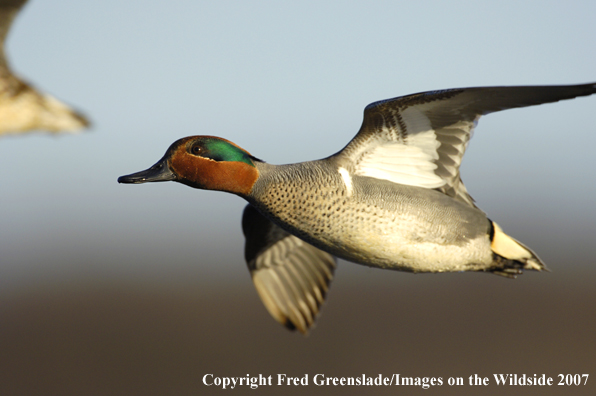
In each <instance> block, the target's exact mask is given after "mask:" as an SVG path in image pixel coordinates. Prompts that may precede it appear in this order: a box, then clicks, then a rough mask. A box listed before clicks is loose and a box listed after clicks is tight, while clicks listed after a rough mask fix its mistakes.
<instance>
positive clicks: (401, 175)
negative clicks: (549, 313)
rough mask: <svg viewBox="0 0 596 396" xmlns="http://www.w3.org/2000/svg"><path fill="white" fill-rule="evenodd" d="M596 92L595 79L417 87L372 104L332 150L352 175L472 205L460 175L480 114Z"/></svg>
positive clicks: (341, 164) (339, 162)
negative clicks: (342, 142) (356, 129)
mask: <svg viewBox="0 0 596 396" xmlns="http://www.w3.org/2000/svg"><path fill="white" fill-rule="evenodd" d="M595 92H596V84H594V83H592V84H584V85H560V86H526V87H484V88H462V89H448V90H442V91H430V92H422V93H417V94H413V95H408V96H402V97H398V98H393V99H388V100H383V101H379V102H375V103H371V104H370V105H368V106H367V107H366V108H365V110H364V121H363V122H362V126H361V128H360V131H359V132H358V134H357V135H356V136H355V137H354V139H352V141H350V143H348V145H347V146H346V147H345V148H344V149H343V150H341V151H340V152H339V153H337V154H335V155H334V157H335V158H336V159H337V161H338V164H339V165H340V166H341V167H344V168H346V169H347V170H348V171H349V172H351V173H353V174H356V175H363V176H369V177H374V178H377V179H385V180H389V181H391V182H394V183H400V184H407V185H413V186H419V187H425V188H429V189H437V190H439V191H441V192H443V193H445V194H447V195H449V196H451V197H453V198H455V199H457V200H460V201H463V202H466V203H468V204H470V205H472V206H474V201H473V199H472V197H470V195H469V194H468V192H467V191H466V188H465V186H464V184H463V183H462V181H461V179H460V175H459V166H460V164H461V160H462V157H463V155H464V152H465V150H466V147H467V145H468V141H469V140H470V138H471V137H472V133H473V131H474V127H475V126H476V123H477V122H478V119H479V118H480V116H482V115H485V114H489V113H492V112H496V111H500V110H506V109H511V108H515V107H525V106H533V105H538V104H542V103H550V102H557V101H559V100H563V99H571V98H575V97H577V96H587V95H591V94H593V93H595Z"/></svg>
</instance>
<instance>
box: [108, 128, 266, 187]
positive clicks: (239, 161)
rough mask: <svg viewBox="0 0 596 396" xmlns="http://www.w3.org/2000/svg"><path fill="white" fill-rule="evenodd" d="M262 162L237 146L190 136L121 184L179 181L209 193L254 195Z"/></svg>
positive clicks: (120, 178)
mask: <svg viewBox="0 0 596 396" xmlns="http://www.w3.org/2000/svg"><path fill="white" fill-rule="evenodd" d="M255 162H259V160H258V159H257V158H255V157H253V156H252V155H250V154H249V153H248V152H247V151H246V150H244V149H242V148H240V147H238V146H237V145H235V144H234V143H232V142H230V141H228V140H226V139H222V138H219V137H214V136H189V137H185V138H182V139H180V140H177V141H176V142H174V143H173V144H172V145H171V146H170V148H168V151H166V154H165V155H164V156H163V158H162V159H160V160H159V161H158V162H157V163H156V164H155V165H153V166H152V167H151V168H149V169H147V170H144V171H141V172H137V173H133V174H130V175H126V176H120V177H119V178H118V183H132V184H140V183H148V182H160V181H177V182H179V183H183V184H186V185H188V186H190V187H194V188H200V189H205V190H219V191H227V192H231V193H234V194H238V195H240V196H246V195H248V194H249V193H250V191H251V189H252V186H253V185H254V183H255V182H256V180H257V178H258V176H259V171H258V170H257V168H256V166H255Z"/></svg>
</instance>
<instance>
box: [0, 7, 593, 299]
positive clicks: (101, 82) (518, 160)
mask: <svg viewBox="0 0 596 396" xmlns="http://www.w3.org/2000/svg"><path fill="white" fill-rule="evenodd" d="M594 15H596V3H595V2H589V1H581V2H580V1H576V2H563V1H524V2H519V1H499V2H473V1H455V2H453V1H452V2H442V1H418V2H397V1H366V2H340V1H323V2H320V1H318V2H315V1H302V2H294V3H290V2H273V1H252V2H241V1H221V2H203V1H177V2H175V3H173V2H163V1H140V0H137V1H131V0H129V1H126V2H123V1H102V2H80V1H74V0H72V1H66V0H64V1H53V2H42V1H31V2H30V3H29V4H27V5H26V7H25V9H24V10H23V12H22V13H21V14H20V15H19V16H18V17H17V19H16V21H15V24H14V26H13V29H12V31H11V32H10V34H9V37H8V43H7V51H8V54H9V58H10V61H11V64H12V66H13V68H14V69H15V70H16V71H17V73H18V74H20V75H22V76H24V78H25V79H26V80H28V81H30V82H32V83H33V84H34V85H36V86H37V87H39V88H41V89H43V90H46V91H48V92H50V93H52V94H53V95H55V96H57V97H58V98H60V99H62V100H64V101H66V102H68V103H71V104H73V105H75V107H77V108H79V109H81V110H83V111H84V112H85V113H86V114H87V115H88V116H89V118H90V119H91V120H92V122H93V127H92V129H91V130H90V131H88V132H84V133H83V134H81V135H78V136H68V135H65V136H59V137H53V136H50V135H46V134H39V133H36V134H31V135H27V136H9V137H3V138H2V139H0V158H1V161H2V166H0V181H1V183H2V184H1V185H2V188H1V189H0V202H2V209H0V221H1V222H2V224H3V227H2V229H1V230H0V251H1V252H2V260H1V262H0V286H2V287H4V288H6V287H17V288H18V287H21V286H23V285H26V284H28V283H30V282H38V283H39V282H42V283H43V282H51V281H53V280H56V279H62V278H64V277H67V278H68V277H75V276H105V277H108V278H110V277H114V278H116V277H127V276H128V277H137V276H139V274H140V273H142V274H145V275H146V274H153V275H155V276H163V275H164V274H166V275H168V276H174V275H171V274H172V273H175V272H177V271H179V272H178V273H184V274H187V273H189V272H188V271H204V272H201V276H203V275H205V274H206V275H205V276H207V278H209V277H211V278H210V279H215V280H216V281H225V279H227V278H234V277H237V278H239V279H242V280H243V281H248V275H247V273H245V272H243V271H244V270H241V269H240V268H243V267H244V263H243V258H242V251H243V250H242V249H243V238H242V234H241V230H240V215H241V211H242V208H243V206H244V202H243V201H242V200H241V199H239V198H237V197H235V196H231V195H226V194H223V193H214V192H206V191H198V190H192V189H190V188H188V187H186V186H182V185H178V184H175V183H160V184H155V185H142V186H129V185H118V184H117V183H116V178H117V177H118V176H120V175H123V174H127V173H131V172H134V171H138V170H142V169H145V168H147V167H148V166H150V165H152V164H153V163H154V162H156V161H157V160H158V159H159V158H160V157H161V156H162V155H163V153H164V152H165V150H166V149H167V147H168V146H169V144H170V143H172V142H173V141H175V140H176V139H178V138H180V137H183V136H187V135H194V134H208V135H217V136H222V137H225V138H227V139H229V140H232V141H233V142H235V143H237V144H239V145H240V146H242V147H244V148H246V149H247V150H248V151H249V152H251V153H252V154H253V155H255V156H257V157H259V158H262V159H264V160H266V161H267V162H271V163H287V162H298V161H305V160H312V159H317V158H321V157H324V156H327V155H329V154H331V153H334V152H336V151H337V150H339V149H340V148H342V147H343V146H344V145H345V144H346V143H347V142H348V141H349V140H350V139H351V138H352V137H353V135H355V133H356V132H357V130H358V128H359V126H360V123H361V117H362V111H363V109H364V107H365V106H366V105H367V104H368V103H370V102H373V101H376V100H380V99H385V98H389V97H394V96H400V95H406V94H410V93H414V92H420V91H426V90H434V89H441V88H455V87H466V86H489V85H532V84H567V83H584V82H591V81H596V55H595V54H596V24H594V23H593V22H594V21H593V18H594ZM595 111H596V96H595V97H591V98H581V99H576V100H572V101H566V102H562V103H557V104H552V105H545V106H540V107H534V108H526V109H519V110H511V111H506V112H502V113H498V114H493V115H489V116H488V117H485V118H483V119H482V120H481V121H480V123H479V126H478V128H477V129H476V134H475V137H474V139H473V140H472V142H471V144H470V147H469V150H468V153H467V154H466V157H465V159H464V163H463V166H462V175H463V179H464V181H465V182H466V185H467V187H468V190H469V191H470V193H471V194H472V196H474V197H475V198H476V200H477V201H478V203H479V205H480V207H481V208H483V209H484V210H485V211H486V212H487V213H488V214H489V217H491V218H492V219H493V220H495V221H497V222H498V223H499V224H500V225H501V226H502V227H503V228H504V229H505V230H506V231H508V232H510V233H511V234H512V235H514V236H515V237H517V238H519V239H520V240H521V241H523V242H524V243H526V244H528V245H529V246H531V247H533V248H534V249H535V250H537V252H538V254H539V255H540V256H541V257H542V258H543V259H544V260H545V262H546V263H547V264H548V265H549V266H551V267H552V266H555V267H556V268H557V271H567V270H569V271H572V270H573V269H574V268H576V267H579V266H584V267H585V266H589V265H591V263H590V262H587V261H582V260H579V259H577V258H576V259H575V260H574V262H570V263H563V262H561V261H563V259H564V258H565V257H566V254H568V253H569V252H575V251H578V250H581V249H585V252H588V250H589V249H588V247H589V244H590V243H593V241H594V236H593V235H594V231H596V230H595V228H596V227H595V226H594V224H596V214H595V212H594V211H593V208H592V207H593V202H594V197H595V196H596V187H595V186H594V180H595V179H596V170H595V169H596V161H595V160H594V155H593V150H594V147H595V146H596V126H594V122H593V115H594V112H595ZM561 238H566V239H565V240H564V242H560V240H561ZM578 257H579V256H578ZM197 268H198V269H197ZM232 274H234V275H232ZM197 276H198V275H197Z"/></svg>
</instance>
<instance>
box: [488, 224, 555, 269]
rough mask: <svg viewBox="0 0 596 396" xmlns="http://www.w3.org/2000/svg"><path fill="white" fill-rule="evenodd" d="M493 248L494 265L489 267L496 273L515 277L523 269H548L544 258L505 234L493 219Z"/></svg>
mask: <svg viewBox="0 0 596 396" xmlns="http://www.w3.org/2000/svg"><path fill="white" fill-rule="evenodd" d="M491 224H492V233H491V244H490V246H491V249H492V251H493V255H494V261H493V266H492V267H491V268H489V269H488V271H490V272H492V273H493V274H495V275H501V276H506V277H507V278H515V277H516V276H517V275H520V274H522V273H523V270H534V271H548V268H546V266H545V265H544V263H543V262H542V260H540V258H539V257H538V256H537V255H536V253H534V252H533V251H532V250H530V248H528V247H527V246H525V245H523V244H522V243H520V242H518V241H516V240H515V239H513V238H511V237H510V236H509V235H507V234H505V233H504V232H503V230H502V229H501V227H499V225H498V224H497V223H495V222H494V221H492V220H491Z"/></svg>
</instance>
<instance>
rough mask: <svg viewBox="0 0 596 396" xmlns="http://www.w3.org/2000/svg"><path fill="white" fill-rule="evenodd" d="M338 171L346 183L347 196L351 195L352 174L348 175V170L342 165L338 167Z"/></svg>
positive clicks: (352, 189) (352, 188)
mask: <svg viewBox="0 0 596 396" xmlns="http://www.w3.org/2000/svg"><path fill="white" fill-rule="evenodd" d="M338 172H339V174H340V175H341V178H342V179H343V181H344V184H345V185H346V190H347V194H348V197H350V196H352V191H354V187H353V186H352V176H350V172H348V170H347V169H346V168H342V167H340V168H339V169H338Z"/></svg>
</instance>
